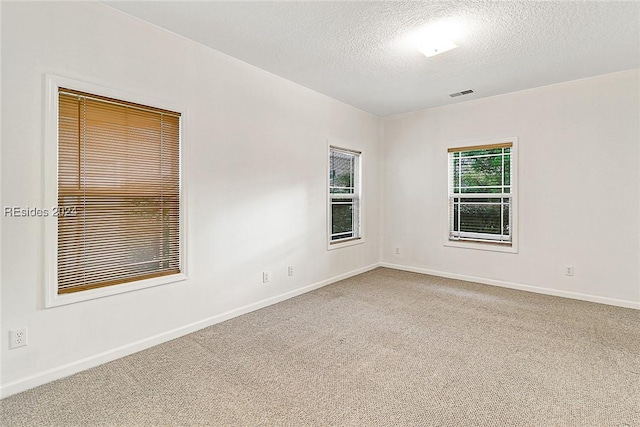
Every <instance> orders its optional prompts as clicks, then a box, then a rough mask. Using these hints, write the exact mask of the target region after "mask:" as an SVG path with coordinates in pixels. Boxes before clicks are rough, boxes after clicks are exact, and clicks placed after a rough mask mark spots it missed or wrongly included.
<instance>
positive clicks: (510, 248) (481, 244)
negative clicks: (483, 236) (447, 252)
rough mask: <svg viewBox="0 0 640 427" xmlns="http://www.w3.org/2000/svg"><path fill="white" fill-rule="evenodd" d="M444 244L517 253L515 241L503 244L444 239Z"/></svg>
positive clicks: (453, 246) (454, 246)
mask: <svg viewBox="0 0 640 427" xmlns="http://www.w3.org/2000/svg"><path fill="white" fill-rule="evenodd" d="M444 246H449V247H452V248H463V249H476V250H482V251H491V252H505V253H512V254H517V253H518V246H517V245H516V244H515V243H512V244H511V245H504V244H500V243H490V242H486V243H485V242H477V241H467V240H459V241H454V240H446V241H445V242H444Z"/></svg>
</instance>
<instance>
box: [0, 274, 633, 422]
mask: <svg viewBox="0 0 640 427" xmlns="http://www.w3.org/2000/svg"><path fill="white" fill-rule="evenodd" d="M0 405H1V412H0V415H1V417H2V418H0V421H1V422H0V424H2V426H3V427H9V426H50V425H53V426H93V425H108V426H134V425H135V426H138V425H139V426H148V425H163V426H169V425H210V426H342V425H346V426H466V425H468V426H506V425H522V426H640V311H636V310H630V309H622V308H616V307H610V306H605V305H600V304H593V303H587V302H580V301H573V300H568V299H562V298H556V297H550V296H543V295H537V294H532V293H527V292H521V291H514V290H508V289H501V288H497V287H491V286H484V285H479V284H474V283H468V282H462V281H457V280H448V279H442V278H437V277H432V276H425V275H419V274H413V273H406V272H400V271H394V270H389V269H377V270H374V271H372V272H369V273H366V274H362V275H360V276H357V277H354V278H351V279H348V280H344V281H342V282H339V283H336V284H334V285H331V286H327V287H325V288H322V289H319V290H317V291H314V292H311V293H308V294H305V295H302V296H300V297H297V298H294V299H291V300H288V301H285V302H283V303H280V304H277V305H275V306H271V307H268V308H265V309H262V310H259V311H257V312H254V313H251V314H248V315H245V316H242V317H239V318H236V319H232V320H230V321H227V322H224V323H221V324H218V325H215V326H212V327H209V328H207V329H204V330H201V331H199V332H196V333H194V334H191V335H188V336H185V337H183V338H180V339H177V340H174V341H171V342H168V343H166V344H163V345H160V346H157V347H154V348H152V349H149V350H146V351H143V352H140V353H137V354H134V355H132V356H128V357H125V358H122V359H119V360H117V361H115V362H111V363H108V364H105V365H102V366H100V367H97V368H94V369H91V370H89V371H85V372H82V373H80V374H77V375H74V376H72V377H69V378H66V379H62V380H59V381H56V382H54V383H51V384H47V385H44V386H41V387H38V388H36V389H33V390H30V391H27V392H24V393H21V394H18V395H15V396H11V397H9V398H6V399H4V400H3V401H1V402H0Z"/></svg>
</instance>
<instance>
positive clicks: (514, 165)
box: [444, 136, 519, 253]
mask: <svg viewBox="0 0 640 427" xmlns="http://www.w3.org/2000/svg"><path fill="white" fill-rule="evenodd" d="M502 143H511V144H512V145H511V193H510V198H511V201H510V210H511V221H510V224H509V229H510V235H511V244H510V245H508V244H502V243H498V242H495V243H494V242H491V241H489V240H482V241H474V240H451V239H450V232H451V222H450V215H451V212H450V209H451V197H452V195H453V190H452V187H451V184H452V182H451V175H452V173H453V172H452V170H451V166H452V165H451V162H450V161H449V152H448V148H453V147H456V148H467V147H468V148H470V149H471V148H473V147H478V146H486V145H493V144H502ZM445 155H446V160H445V161H446V164H447V194H446V204H445V208H446V209H445V214H446V216H445V218H444V224H446V227H445V235H444V246H449V247H455V248H464V249H478V250H485V251H493V252H506V253H518V234H519V233H518V138H517V137H514V136H512V137H507V138H499V139H489V140H481V141H473V142H465V143H459V144H451V146H450V147H447V150H446V151H445ZM472 237H473V236H471V235H468V236H467V238H472ZM478 237H480V238H481V237H482V236H478ZM479 240H480V239H479Z"/></svg>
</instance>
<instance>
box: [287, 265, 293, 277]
mask: <svg viewBox="0 0 640 427" xmlns="http://www.w3.org/2000/svg"><path fill="white" fill-rule="evenodd" d="M287 274H288V275H289V276H293V266H291V265H290V266H289V267H288V268H287Z"/></svg>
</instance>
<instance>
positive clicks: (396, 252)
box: [393, 246, 400, 255]
mask: <svg viewBox="0 0 640 427" xmlns="http://www.w3.org/2000/svg"><path fill="white" fill-rule="evenodd" d="M393 253H394V254H396V255H400V246H396V247H395V248H394V249H393Z"/></svg>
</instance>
